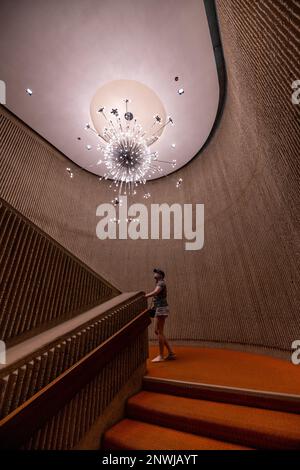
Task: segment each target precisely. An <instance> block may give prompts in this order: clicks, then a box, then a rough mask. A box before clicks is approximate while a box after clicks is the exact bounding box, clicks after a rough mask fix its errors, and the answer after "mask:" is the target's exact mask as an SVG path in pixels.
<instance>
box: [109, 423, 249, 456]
mask: <svg viewBox="0 0 300 470" xmlns="http://www.w3.org/2000/svg"><path fill="white" fill-rule="evenodd" d="M102 447H103V448H104V449H113V450H114V449H125V450H249V449H250V448H249V447H245V446H241V445H237V444H232V443H230V442H225V441H221V440H216V439H212V438H208V437H204V436H198V435H195V434H190V433H187V432H182V431H177V430H175V429H170V428H165V427H163V426H158V425H156V424H149V423H145V422H142V421H136V420H133V419H128V418H125V419H123V420H121V421H119V422H118V423H117V424H115V425H114V426H113V427H112V428H110V429H109V430H108V431H106V432H105V434H104V440H103V445H102Z"/></svg>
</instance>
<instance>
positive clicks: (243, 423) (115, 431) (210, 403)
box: [102, 377, 300, 450]
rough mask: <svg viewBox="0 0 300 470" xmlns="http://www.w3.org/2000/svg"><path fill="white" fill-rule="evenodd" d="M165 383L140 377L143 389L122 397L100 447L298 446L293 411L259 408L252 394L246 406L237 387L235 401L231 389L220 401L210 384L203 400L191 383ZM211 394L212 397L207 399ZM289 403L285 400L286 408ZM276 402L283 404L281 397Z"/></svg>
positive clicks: (299, 423) (298, 424)
mask: <svg viewBox="0 0 300 470" xmlns="http://www.w3.org/2000/svg"><path fill="white" fill-rule="evenodd" d="M170 382H172V383H171V385H170V384H169V390H170V391H169V393H160V392H159V390H160V389H161V390H163V389H164V385H165V384H164V381H163V380H162V381H161V383H160V382H159V380H157V381H155V384H153V383H151V380H147V377H145V378H144V384H143V390H142V391H141V392H140V393H138V394H136V395H134V396H132V397H131V398H129V399H128V401H127V407H126V416H125V419H123V420H121V421H120V422H118V423H117V424H115V425H114V426H113V427H112V428H111V429H109V430H107V431H106V433H105V434H104V438H103V442H102V448H104V449H107V450H108V449H109V450H117V449H126V450H176V449H181V450H192V449H193V450H226V449H227V450H242V449H245V450H246V449H248V450H250V449H274V450H276V449H300V415H299V414H298V413H296V412H295V413H291V412H287V411H279V410H272V409H264V408H262V407H261V406H260V405H259V407H256V406H255V397H254V398H252V401H251V400H250V401H249V404H248V406H244V405H240V404H236V401H237V399H238V395H239V394H240V400H241V401H242V400H243V396H244V393H243V390H242V389H236V393H235V395H234V401H235V403H233V402H232V401H233V400H232V396H233V395H232V390H231V393H230V394H228V395H227V402H226V401H225V400H226V394H225V398H224V394H223V397H222V402H221V401H218V400H216V394H215V393H214V390H213V387H210V389H209V388H208V389H207V391H206V397H205V399H202V398H199V397H198V398H191V395H192V394H193V393H192V392H193V384H188V387H187V388H186V389H185V388H183V387H178V385H179V384H177V383H176V381H170ZM195 385H196V384H195ZM147 389H148V390H147ZM151 389H152V390H151ZM196 392H197V387H195V390H194V395H197V393H196ZM248 392H249V390H245V394H246V395H247V393H248ZM202 393H203V392H202ZM210 397H213V399H211V400H210V399H209V398H210ZM270 397H272V394H270ZM248 400H249V397H248ZM257 402H259V400H258V401H257ZM274 403H275V402H274ZM278 403H279V401H278ZM249 405H250V406H249ZM274 406H277V405H276V404H275V405H274ZM290 406H291V405H290V404H288V400H287V408H288V407H290ZM295 406H296V404H295ZM280 407H281V409H282V407H283V398H281V401H280Z"/></svg>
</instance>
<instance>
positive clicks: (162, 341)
mask: <svg viewBox="0 0 300 470" xmlns="http://www.w3.org/2000/svg"><path fill="white" fill-rule="evenodd" d="M156 318H157V327H156V330H157V332H158V343H159V353H160V355H161V356H163V355H164V346H166V348H167V350H168V352H169V354H171V353H173V351H172V348H171V346H170V345H169V343H168V341H167V339H166V337H165V335H164V325H165V320H166V317H164V316H162V315H161V316H159V317H156Z"/></svg>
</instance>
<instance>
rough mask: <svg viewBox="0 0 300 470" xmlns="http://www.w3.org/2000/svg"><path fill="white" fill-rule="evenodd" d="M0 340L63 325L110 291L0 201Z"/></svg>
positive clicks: (102, 282) (103, 299) (70, 256)
mask: <svg viewBox="0 0 300 470" xmlns="http://www.w3.org/2000/svg"><path fill="white" fill-rule="evenodd" d="M0 228H1V231H0V283H1V290H0V338H1V339H2V340H4V341H5V342H7V343H9V342H10V340H12V339H14V340H16V338H17V337H18V336H20V335H22V334H23V333H25V332H26V333H27V334H28V332H31V334H33V333H34V332H36V331H37V329H39V330H40V329H41V328H43V329H46V328H47V327H49V325H51V324H54V323H57V322H60V321H63V320H64V319H66V318H69V317H72V316H74V315H76V314H78V313H80V312H81V311H83V310H87V309H88V308H90V307H92V306H94V305H97V304H99V303H102V302H104V301H105V300H108V299H109V298H112V297H113V296H114V295H116V294H117V291H116V289H114V288H113V287H111V286H109V285H108V284H107V283H106V282H105V281H104V280H102V279H101V278H100V277H99V276H98V275H97V274H96V273H93V272H92V271H91V270H90V269H89V268H88V267H87V266H84V265H83V264H82V263H81V262H79V261H78V260H76V259H75V258H74V257H73V256H72V255H71V254H70V253H68V252H67V251H66V250H64V249H63V248H62V247H60V246H59V245H58V244H57V243H56V242H55V241H54V240H52V239H51V238H50V237H48V236H47V235H45V234H44V233H42V232H41V231H40V230H38V229H37V228H36V227H35V226H34V225H33V224H32V223H31V222H29V221H28V220H26V219H25V218H24V217H22V216H21V215H20V214H19V213H17V212H16V211H15V210H13V209H12V208H11V207H9V206H8V205H7V204H6V203H4V202H3V201H2V200H0Z"/></svg>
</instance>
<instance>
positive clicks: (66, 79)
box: [0, 0, 219, 179]
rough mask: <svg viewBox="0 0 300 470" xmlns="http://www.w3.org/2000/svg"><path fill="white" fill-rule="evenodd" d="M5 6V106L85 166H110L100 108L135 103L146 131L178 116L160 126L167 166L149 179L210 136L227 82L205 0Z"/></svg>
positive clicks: (0, 38) (1, 75) (131, 107)
mask: <svg viewBox="0 0 300 470" xmlns="http://www.w3.org/2000/svg"><path fill="white" fill-rule="evenodd" d="M0 8H1V30H0V57H1V64H0V70H1V72H0V79H1V80H4V81H5V83H6V93H7V97H6V107H7V108H8V109H9V110H11V111H12V112H13V113H15V114H16V115H17V116H18V117H19V118H21V119H22V120H23V121H25V122H26V123H27V124H28V125H29V126H30V127H32V128H33V129H34V130H35V131H37V132H38V133H39V134H41V135H42V136H43V137H44V138H45V139H47V140H48V141H49V142H50V143H51V144H53V145H54V146H55V147H57V148H58V149H59V150H60V151H61V152H63V153H64V154H65V155H66V156H67V157H68V158H69V159H71V160H72V161H73V162H74V163H76V164H77V165H79V166H80V167H82V168H84V169H86V170H88V171H90V172H92V173H94V174H96V175H101V176H103V174H104V173H105V168H104V165H103V164H102V160H101V150H100V152H99V149H98V150H97V147H99V136H98V135H97V133H101V132H102V130H103V126H104V123H103V115H101V113H99V109H102V108H104V109H105V110H106V114H107V116H109V119H111V117H112V116H113V113H115V112H116V111H114V110H117V112H118V113H119V115H120V114H121V115H122V116H124V115H125V112H126V110H127V111H128V112H130V113H132V116H133V117H134V118H135V119H136V120H137V122H138V123H139V124H140V125H141V126H142V127H143V128H145V129H148V130H151V129H152V126H153V125H157V124H160V123H161V124H164V123H166V122H167V121H168V119H169V117H171V119H172V123H171V124H172V125H166V126H165V127H163V128H162V129H160V128H158V127H156V129H157V130H158V133H157V135H158V137H159V138H158V139H157V141H155V142H154V143H153V144H152V145H151V151H153V152H157V154H158V156H159V161H160V162H161V163H160V171H159V172H154V173H153V174H152V175H151V176H149V178H148V179H150V178H152V179H155V178H157V177H161V176H164V175H167V174H170V173H172V172H173V171H175V170H176V169H178V168H180V167H182V166H183V165H185V164H186V163H187V162H189V160H191V159H192V158H193V157H194V156H195V155H196V153H197V152H198V151H199V150H200V149H201V147H202V146H203V145H204V144H205V142H206V140H207V138H208V136H209V134H210V132H211V129H212V126H213V124H214V121H215V118H216V114H217V109H218V104H219V82H218V73H217V68H216V63H215V56H214V50H213V46H212V41H211V36H210V31H209V26H208V20H207V16H206V11H205V7H204V3H203V1H202V0H184V1H182V0H181V1H180V0H164V1H161V0H151V1H148V0H111V1H99V0H72V1H70V0H51V1H50V2H41V1H38V0H22V1H21V2H20V1H19V0H2V1H1V7H0ZM26 90H27V91H26ZM126 100H128V109H127V108H126V106H127V103H126ZM128 116H129V115H128ZM130 116H131V115H130ZM158 117H159V121H155V118H157V119H158ZM87 123H90V124H91V126H93V128H94V129H95V130H96V132H95V133H91V132H88V131H87V130H85V126H86V124H87ZM161 127H162V126H161ZM175 160H176V166H175V165H174V164H170V162H174V161H175ZM99 161H100V163H99Z"/></svg>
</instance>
